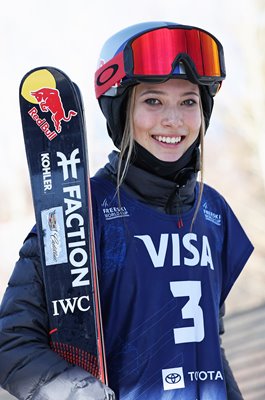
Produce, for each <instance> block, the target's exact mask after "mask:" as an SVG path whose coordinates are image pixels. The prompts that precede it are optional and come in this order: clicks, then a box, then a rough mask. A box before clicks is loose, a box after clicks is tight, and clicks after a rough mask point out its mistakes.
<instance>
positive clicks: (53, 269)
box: [19, 67, 107, 384]
mask: <svg viewBox="0 0 265 400" xmlns="http://www.w3.org/2000/svg"><path fill="white" fill-rule="evenodd" d="M19 93H20V94H19V97H20V111H21V120H22V128H23V134H24V142H25V149H26V155H27V162H28V168H29V175H30V182H31V189H32V198H33V204H34V211H35V218H36V230H37V235H38V238H39V245H40V254H41V262H42V269H43V276H44V286H45V295H46V300H47V307H48V313H49V324H50V329H49V336H50V346H51V348H52V349H53V350H54V351H55V352H57V353H58V354H59V355H60V356H62V357H63V358H64V359H66V360H67V361H68V362H70V363H72V364H75V365H78V366H80V367H82V368H84V369H85V370H87V371H89V372H90V373H91V374H93V375H94V376H95V377H97V378H99V379H100V380H101V381H102V382H103V383H105V384H106V383H107V373H106V362H105V353H104V341H103V330H102V321H101V312H100V301H99V288H98V277H97V265H96V256H95V243H94V236H93V235H94V234H93V218H92V206H91V193H90V181H89V168H88V155H87V154H88V153H87V143H86V130H85V120H84V112H83V103H82V98H81V94H80V90H79V88H78V86H77V85H76V84H74V83H73V82H72V81H71V80H70V79H69V78H68V76H67V75H66V74H65V73H64V72H62V71H61V70H59V69H57V68H53V67H40V68H35V69H33V70H31V71H29V72H28V73H27V74H26V75H25V76H24V77H23V79H22V81H21V84H20V89H19Z"/></svg>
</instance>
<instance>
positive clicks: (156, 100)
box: [145, 98, 160, 106]
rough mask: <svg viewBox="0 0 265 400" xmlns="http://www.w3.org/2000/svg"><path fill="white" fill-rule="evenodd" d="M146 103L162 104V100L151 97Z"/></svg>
mask: <svg viewBox="0 0 265 400" xmlns="http://www.w3.org/2000/svg"><path fill="white" fill-rule="evenodd" d="M145 103H146V104H149V105H151V106H154V105H156V104H160V101H159V100H158V99H154V98H150V99H146V100H145Z"/></svg>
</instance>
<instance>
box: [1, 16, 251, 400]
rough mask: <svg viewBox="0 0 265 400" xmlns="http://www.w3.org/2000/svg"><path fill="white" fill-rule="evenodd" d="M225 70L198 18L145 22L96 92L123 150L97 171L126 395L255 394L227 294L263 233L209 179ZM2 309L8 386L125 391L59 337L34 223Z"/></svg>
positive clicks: (119, 44)
mask: <svg viewBox="0 0 265 400" xmlns="http://www.w3.org/2000/svg"><path fill="white" fill-rule="evenodd" d="M224 78H225V66H224V56H223V50H222V46H221V44H220V42H219V41H218V40H217V39H216V38H214V37H213V36H212V35H211V34H210V33H207V32H206V31H203V30H201V29H199V28H194V27H190V26H182V25H178V24H174V23H167V22H152V23H151V22H150V23H143V24H138V25H134V26H131V27H129V28H127V29H125V30H123V31H121V32H119V33H117V34H116V35H114V36H113V37H112V38H110V39H109V40H108V41H107V42H106V44H105V46H104V47H103V50H102V53H101V57H100V66H99V69H98V70H97V72H96V77H95V87H96V95H97V98H98V100H99V104H100V107H101V109H102V111H103V114H104V115H105V117H106V120H107V129H108V133H109V135H110V136H111V138H112V140H113V143H114V144H115V146H116V147H117V148H118V150H119V151H114V152H112V153H111V155H110V156H109V163H108V164H107V165H106V166H105V167H104V168H102V169H101V170H100V171H98V173H97V174H96V176H95V177H94V178H92V179H91V185H92V195H93V214H94V225H95V239H96V246H97V259H98V268H99V276H100V292H101V303H102V304H101V305H102V313H103V322H104V331H105V345H106V353H107V365H108V375H109V386H110V387H111V389H113V391H114V392H115V395H116V399H120V400H129V399H142V400H144V399H157V400H162V399H167V400H169V399H185V400H186V399H187V400H199V399H200V400H208V399H211V400H224V399H242V397H241V394H240V391H239V389H238V387H237V385H236V382H235V381H234V379H233V375H232V372H231V370H230V368H229V365H228V363H227V361H226V359H225V356H224V352H223V350H222V348H221V346H220V334H221V333H223V326H222V316H223V313H224V301H225V299H226V297H227V295H228V293H229V291H230V289H231V288H232V286H233V284H234V282H235V280H236V279H237V277H238V275H239V274H240V272H241V270H242V269H243V267H244V265H245V263H246V261H247V259H248V258H249V256H250V254H251V252H252V250H253V247H252V245H251V243H250V241H249V240H248V238H247V236H246V234H245V233H244V231H243V229H242V228H241V226H240V224H239V222H238V220H237V219H236V217H235V215H234V214H233V212H232V210H231V209H230V207H229V206H228V204H227V203H226V201H225V200H224V199H223V197H222V196H221V195H220V194H219V193H217V192H216V191H215V190H214V189H212V188H210V187H209V186H207V185H206V184H203V180H202V177H203V147H204V135H205V132H206V130H207V127H208V125H209V121H210V117H211V112H212V108H213V97H214V95H215V94H216V93H217V91H218V89H219V88H220V86H221V83H222V80H223V79H224ZM199 171H200V175H201V180H200V182H197V175H198V172H199ZM22 274H23V279H22V277H21V275H22ZM32 282H33V284H32V286H31V290H30V291H29V290H26V288H27V287H28V285H29V284H31V283H32ZM10 316H12V318H11V317H10ZM1 318H2V325H1V327H2V328H1V343H0V344H1V356H0V361H1V363H0V364H1V365H2V366H3V365H4V367H1V374H0V376H1V378H0V380H1V383H2V385H3V387H4V388H5V389H7V390H9V391H10V392H11V393H13V394H15V395H16V396H17V397H18V398H21V399H31V398H32V399H54V398H60V399H70V398H71V399H95V400H99V399H107V398H114V395H113V392H112V390H110V389H109V388H107V387H106V386H104V385H102V384H100V383H99V382H98V381H97V380H96V379H95V378H93V377H91V376H90V375H89V374H88V373H87V372H85V371H83V370H81V369H80V368H78V367H73V366H71V365H69V364H68V363H66V361H64V360H63V359H61V358H60V357H59V356H58V355H56V354H55V353H53V352H52V351H51V350H50V349H49V345H48V338H47V323H48V322H47V318H48V317H47V309H46V306H45V299H44V293H43V283H42V272H41V266H40V261H39V252H38V245H37V238H36V236H35V235H34V234H31V236H30V237H29V238H28V239H27V241H26V242H25V244H24V246H23V248H22V251H21V258H20V260H19V261H18V263H17V266H16V269H15V271H14V273H13V276H12V278H11V281H10V287H9V289H8V290H7V292H6V295H5V297H4V300H3V305H2V316H1Z"/></svg>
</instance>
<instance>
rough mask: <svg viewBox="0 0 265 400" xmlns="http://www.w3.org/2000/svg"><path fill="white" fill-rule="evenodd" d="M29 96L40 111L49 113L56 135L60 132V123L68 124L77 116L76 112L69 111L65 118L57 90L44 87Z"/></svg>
mask: <svg viewBox="0 0 265 400" xmlns="http://www.w3.org/2000/svg"><path fill="white" fill-rule="evenodd" d="M31 96H33V97H35V99H36V100H37V102H38V103H39V106H40V109H41V111H43V112H51V114H52V115H51V119H52V122H53V125H54V128H55V130H56V132H57V133H60V132H61V130H62V125H61V121H65V122H69V121H70V120H71V118H72V117H74V116H75V115H76V114H77V113H76V111H73V110H70V111H68V115H67V116H66V114H65V110H64V107H63V103H62V99H61V96H60V93H59V90H58V89H51V88H46V87H44V88H41V89H39V90H36V91H34V92H31Z"/></svg>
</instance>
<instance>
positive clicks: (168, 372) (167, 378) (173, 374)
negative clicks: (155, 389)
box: [162, 367, 185, 390]
mask: <svg viewBox="0 0 265 400" xmlns="http://www.w3.org/2000/svg"><path fill="white" fill-rule="evenodd" d="M162 379H163V387H164V390H174V389H183V388H185V382H184V375H183V368H182V367H179V368H169V369H162Z"/></svg>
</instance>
